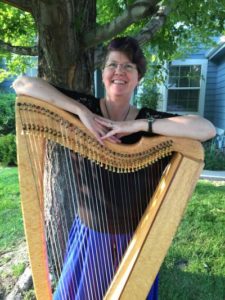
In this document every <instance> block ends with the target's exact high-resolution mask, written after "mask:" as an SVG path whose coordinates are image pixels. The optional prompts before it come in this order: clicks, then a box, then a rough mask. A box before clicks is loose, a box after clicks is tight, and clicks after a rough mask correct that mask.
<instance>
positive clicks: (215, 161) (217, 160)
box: [204, 139, 225, 171]
mask: <svg viewBox="0 0 225 300" xmlns="http://www.w3.org/2000/svg"><path fill="white" fill-rule="evenodd" d="M204 149H205V167H204V169H205V170H212V171H224V170H225V153H224V152H223V150H221V149H218V148H217V147H216V143H215V139H213V140H211V141H208V142H206V143H204Z"/></svg>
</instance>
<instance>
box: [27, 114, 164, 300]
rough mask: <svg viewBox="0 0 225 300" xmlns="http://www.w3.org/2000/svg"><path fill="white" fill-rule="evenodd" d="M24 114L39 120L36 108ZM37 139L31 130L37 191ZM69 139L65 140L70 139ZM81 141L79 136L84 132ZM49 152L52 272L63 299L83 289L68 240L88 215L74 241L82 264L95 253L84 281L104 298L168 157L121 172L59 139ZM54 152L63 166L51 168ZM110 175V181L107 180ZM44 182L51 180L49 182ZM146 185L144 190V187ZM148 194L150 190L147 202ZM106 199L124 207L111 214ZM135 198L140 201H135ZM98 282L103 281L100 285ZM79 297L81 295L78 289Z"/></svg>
mask: <svg viewBox="0 0 225 300" xmlns="http://www.w3.org/2000/svg"><path fill="white" fill-rule="evenodd" d="M21 118H22V119H23V122H24V123H27V124H33V123H34V120H33V119H32V113H29V111H28V112H25V111H22V112H21ZM47 120H48V121H47V122H48V123H49V124H47V125H48V127H49V128H51V122H50V119H47ZM60 130H61V132H62V136H67V132H66V131H68V130H69V129H68V128H66V127H65V126H63V125H62V124H60ZM38 139H39V137H37V136H35V135H34V134H27V135H26V141H27V143H29V146H28V149H31V153H29V157H30V161H31V163H32V165H33V176H34V179H35V184H36V185H37V188H36V189H37V192H38V191H42V186H43V182H41V176H40V174H41V172H42V170H43V165H42V164H43V161H42V160H41V158H40V159H38V160H36V159H37V158H39V156H38V152H39V151H40V147H41V146H40V143H38ZM46 140H47V135H46ZM69 142H70V141H66V142H65V144H67V143H69ZM76 142H79V138H77V141H76ZM57 149H58V150H57ZM46 153H47V156H46V158H45V160H46V161H49V165H48V166H47V167H45V175H44V181H45V182H46V181H47V182H48V181H49V180H50V179H49V178H48V176H49V175H47V174H46V173H50V176H51V177H53V178H51V180H50V182H48V184H47V188H46V190H45V191H44V193H45V198H46V197H47V198H48V200H49V195H51V197H50V198H52V200H51V203H47V207H45V212H44V214H43V211H44V210H43V203H42V197H40V198H39V205H40V213H41V214H42V217H43V220H45V224H46V237H47V246H48V253H49V261H50V263H49V265H50V272H52V273H54V274H55V276H56V279H55V285H56V289H57V288H58V289H59V290H60V294H61V296H62V297H63V298H62V299H71V300H72V299H73V296H71V294H70V290H71V289H72V290H74V291H78V289H79V284H80V278H79V275H76V274H74V273H73V270H72V268H69V267H68V266H67V269H64V268H65V266H64V262H65V260H66V257H69V256H68V255H69V254H68V253H70V251H72V250H71V249H72V248H73V244H71V245H69V246H68V240H69V239H70V235H72V234H71V231H73V230H74V231H75V232H76V229H77V227H79V224H78V223H79V222H81V223H82V222H83V221H85V226H86V227H87V228H85V227H84V229H83V230H80V229H79V230H78V232H77V233H76V234H75V236H76V238H77V239H78V240H79V242H78V241H73V243H75V242H77V243H78V244H79V245H78V247H77V249H79V258H78V260H79V262H78V264H79V265H80V266H83V265H84V263H85V262H86V260H87V259H89V258H87V251H88V252H89V253H90V255H91V257H92V258H94V257H96V261H95V262H94V264H93V271H92V273H88V272H86V273H85V274H84V275H83V277H84V278H83V282H84V285H85V290H86V294H87V297H88V299H99V296H101V297H102V294H104V292H105V291H106V289H107V286H108V285H109V284H110V281H111V279H112V278H113V276H114V274H115V272H116V269H117V267H118V264H119V262H120V261H121V258H122V256H123V253H124V251H125V249H126V247H127V246H128V244H129V241H130V238H131V236H132V233H133V232H134V231H135V229H136V223H135V222H133V219H134V220H136V219H138V220H139V219H140V218H141V216H142V214H143V209H144V208H145V207H146V206H147V204H148V201H149V199H150V197H151V195H152V193H153V191H154V190H155V187H156V184H157V182H156V180H155V179H154V178H158V179H159V178H160V176H161V174H162V171H163V169H164V166H165V163H162V161H160V162H157V163H155V164H154V167H153V165H150V166H149V167H147V168H145V169H143V170H140V171H135V172H133V173H132V172H131V173H124V174H120V173H119V174H116V173H113V172H112V171H108V172H106V170H105V169H104V168H102V167H101V166H100V165H98V164H96V163H95V162H93V161H88V160H87V159H86V158H84V157H82V156H81V155H80V154H78V153H74V152H73V151H71V150H69V149H68V148H67V147H65V146H58V145H57V144H55V143H54V142H48V146H47V152H46ZM55 153H58V156H56V158H57V159H58V160H62V158H64V159H63V162H62V161H61V162H57V165H58V167H59V169H60V170H54V169H53V170H52V169H50V170H49V169H48V168H50V167H51V166H52V165H54V163H55V162H54V159H55V156H54V155H55ZM53 168H54V167H53ZM59 173H61V174H63V175H64V177H65V180H64V181H63V184H64V186H63V191H61V192H60V188H59V189H57V190H55V185H58V184H59V182H58V181H57V180H58V179H56V177H58V176H59V177H61V175H60V174H59ZM140 173H142V176H140ZM106 181H108V183H107V186H106ZM44 185H45V186H46V183H45V184H44ZM144 186H145V190H144V191H143V190H142V189H143V187H144ZM57 192H59V194H57ZM143 194H144V195H145V196H144V201H145V205H144V206H143V201H142V198H143ZM118 198H120V199H118ZM106 199H107V202H108V203H109V205H111V207H113V206H115V207H117V206H118V207H119V209H112V210H111V211H110V220H109V211H107V205H105V204H106ZM58 202H59V203H58ZM133 202H135V206H134V203H133ZM48 205H49V206H48ZM143 207H144V208H143ZM109 210H110V209H109ZM93 211H94V214H93ZM121 212H122V213H121ZM121 215H122V216H123V217H124V220H125V221H123V223H124V224H123V232H122V233H120V231H121V228H120V225H121V224H120V222H121ZM128 215H129V216H132V218H130V217H128ZM83 218H84V220H83ZM71 227H72V229H71ZM96 227H97V228H96ZM89 228H90V229H89ZM92 231H97V232H98V234H94V235H93V236H92V238H90V236H91V233H92ZM90 232H91V233H90ZM113 232H114V233H113ZM107 233H108V234H107ZM119 233H120V234H119ZM118 235H119V236H120V237H118ZM85 243H86V244H88V246H87V245H86V247H84V246H83V244H85ZM99 244H100V245H102V246H103V247H104V249H107V251H106V252H103V254H102V255H101V256H100V255H96V249H97V248H98V245H99ZM103 265H105V266H106V271H105V273H103V272H101V271H100V270H101V268H102V266H103ZM63 272H64V273H67V274H68V273H70V274H69V275H68V276H69V277H70V278H71V279H70V283H69V286H68V284H67V283H66V282H64V280H61V275H62V273H63ZM93 276H94V278H95V279H97V278H98V277H99V276H100V277H99V280H98V282H94V283H93ZM96 285H99V286H98V287H97V289H96ZM77 298H78V299H79V293H78V294H77Z"/></svg>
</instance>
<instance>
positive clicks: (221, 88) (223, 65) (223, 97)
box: [214, 57, 225, 129]
mask: <svg viewBox="0 0 225 300" xmlns="http://www.w3.org/2000/svg"><path fill="white" fill-rule="evenodd" d="M216 63H217V77H216V91H215V98H214V99H215V101H214V107H215V108H214V124H215V126H216V127H219V128H223V129H225V57H223V58H222V59H220V60H219V61H217V62H216Z"/></svg>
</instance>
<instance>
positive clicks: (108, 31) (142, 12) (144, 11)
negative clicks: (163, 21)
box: [83, 0, 160, 48]
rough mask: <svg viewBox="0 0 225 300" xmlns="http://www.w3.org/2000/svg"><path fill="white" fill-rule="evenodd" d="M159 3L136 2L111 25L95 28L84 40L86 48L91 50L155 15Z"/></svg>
mask: <svg viewBox="0 0 225 300" xmlns="http://www.w3.org/2000/svg"><path fill="white" fill-rule="evenodd" d="M159 2H160V0H148V1H143V0H137V1H135V2H134V3H133V4H132V5H130V6H129V7H128V8H127V9H126V10H125V11H124V12H123V13H122V14H121V15H120V16H118V17H117V18H116V19H114V20H113V21H112V22H111V23H108V24H106V25H104V26H100V27H98V28H95V29H94V30H92V31H90V32H89V33H87V34H86V35H85V36H84V40H83V45H84V47H88V48H89V47H92V46H95V45H97V44H99V43H101V42H103V41H105V40H108V39H110V38H112V37H113V36H115V35H117V34H118V33H119V32H121V31H123V30H124V29H126V28H127V27H128V26H129V25H131V24H132V23H135V22H137V21H139V20H140V19H142V18H144V17H147V16H152V15H154V14H155V13H156V12H157V11H158V7H157V4H158V3H159Z"/></svg>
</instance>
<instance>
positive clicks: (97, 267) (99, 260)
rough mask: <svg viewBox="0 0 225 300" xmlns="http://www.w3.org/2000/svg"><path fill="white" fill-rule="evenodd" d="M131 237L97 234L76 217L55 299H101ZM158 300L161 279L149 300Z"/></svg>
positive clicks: (154, 285)
mask: <svg viewBox="0 0 225 300" xmlns="http://www.w3.org/2000/svg"><path fill="white" fill-rule="evenodd" d="M129 239H130V236H129V235H128V234H107V233H99V232H96V231H94V230H92V229H90V228H88V227H87V226H85V225H84V224H83V223H82V222H81V221H80V219H79V218H76V219H75V221H74V224H73V226H72V229H71V232H70V235H69V241H68V249H67V254H66V257H65V261H64V264H63V270H62V273H61V276H60V279H59V281H58V284H57V288H56V291H55V293H54V300H75V299H76V300H89V299H92V300H101V299H103V297H104V294H105V293H106V291H107V289H108V287H109V284H110V282H111V280H112V278H113V277H114V274H115V271H116V269H117V267H118V264H119V262H120V260H121V258H122V256H123V253H124V252H125V250H126V248H127V244H128V241H129ZM157 299H158V278H156V280H155V282H154V284H153V285H152V288H151V290H150V292H149V295H148V297H147V300H157Z"/></svg>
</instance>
